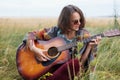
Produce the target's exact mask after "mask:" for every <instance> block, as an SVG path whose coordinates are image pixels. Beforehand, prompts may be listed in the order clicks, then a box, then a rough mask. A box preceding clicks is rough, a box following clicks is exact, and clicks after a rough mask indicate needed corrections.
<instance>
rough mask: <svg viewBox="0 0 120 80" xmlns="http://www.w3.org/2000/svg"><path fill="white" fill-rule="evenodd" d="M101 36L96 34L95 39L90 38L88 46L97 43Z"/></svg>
mask: <svg viewBox="0 0 120 80" xmlns="http://www.w3.org/2000/svg"><path fill="white" fill-rule="evenodd" d="M101 39H102V38H101V36H97V37H96V38H95V39H92V40H91V41H90V42H89V46H90V47H91V48H92V47H94V46H96V45H98V44H99V43H100V40H101Z"/></svg>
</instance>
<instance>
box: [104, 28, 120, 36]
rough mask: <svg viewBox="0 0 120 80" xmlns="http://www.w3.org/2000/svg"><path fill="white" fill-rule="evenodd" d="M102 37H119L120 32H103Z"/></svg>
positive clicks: (115, 30) (117, 30)
mask: <svg viewBox="0 0 120 80" xmlns="http://www.w3.org/2000/svg"><path fill="white" fill-rule="evenodd" d="M103 35H104V36H106V37H114V36H120V30H119V29H114V30H109V31H106V32H103Z"/></svg>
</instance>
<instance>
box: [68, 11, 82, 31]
mask: <svg viewBox="0 0 120 80" xmlns="http://www.w3.org/2000/svg"><path fill="white" fill-rule="evenodd" d="M70 21H71V28H72V30H74V31H78V30H79V27H80V24H81V23H80V15H79V13H78V12H74V13H73V14H72V15H71V20H70Z"/></svg>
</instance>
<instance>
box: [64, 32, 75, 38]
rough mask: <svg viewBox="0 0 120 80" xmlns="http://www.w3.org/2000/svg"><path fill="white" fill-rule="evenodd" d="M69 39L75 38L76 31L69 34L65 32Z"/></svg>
mask: <svg viewBox="0 0 120 80" xmlns="http://www.w3.org/2000/svg"><path fill="white" fill-rule="evenodd" d="M65 36H66V37H67V38H68V39H73V38H74V37H75V36H76V31H70V32H69V33H68V34H65Z"/></svg>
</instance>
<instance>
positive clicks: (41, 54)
mask: <svg viewBox="0 0 120 80" xmlns="http://www.w3.org/2000/svg"><path fill="white" fill-rule="evenodd" d="M41 55H42V57H44V58H45V59H47V60H50V58H48V57H47V56H45V55H44V54H43V53H41Z"/></svg>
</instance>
